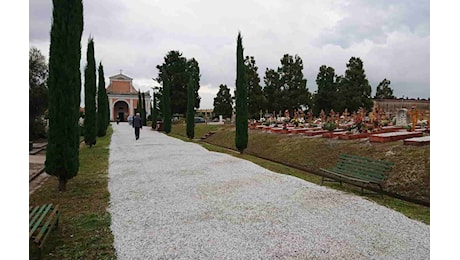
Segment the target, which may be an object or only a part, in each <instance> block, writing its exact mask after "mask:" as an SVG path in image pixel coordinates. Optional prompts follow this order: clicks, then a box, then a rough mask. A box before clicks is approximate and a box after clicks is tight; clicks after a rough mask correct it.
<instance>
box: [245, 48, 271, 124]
mask: <svg viewBox="0 0 460 260" xmlns="http://www.w3.org/2000/svg"><path fill="white" fill-rule="evenodd" d="M244 65H245V66H246V75H247V80H248V113H249V117H250V118H253V119H256V118H259V117H260V111H261V110H262V109H264V108H265V106H266V105H265V97H264V94H263V93H262V87H261V86H260V78H259V73H258V72H257V69H258V67H257V66H256V60H255V59H254V56H251V57H249V56H246V58H245V59H244Z"/></svg>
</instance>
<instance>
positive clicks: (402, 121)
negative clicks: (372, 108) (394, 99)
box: [396, 108, 410, 126]
mask: <svg viewBox="0 0 460 260" xmlns="http://www.w3.org/2000/svg"><path fill="white" fill-rule="evenodd" d="M409 120H410V118H409V115H408V113H407V109H405V108H401V109H399V110H398V112H397V113H396V126H407V124H408V122H409Z"/></svg>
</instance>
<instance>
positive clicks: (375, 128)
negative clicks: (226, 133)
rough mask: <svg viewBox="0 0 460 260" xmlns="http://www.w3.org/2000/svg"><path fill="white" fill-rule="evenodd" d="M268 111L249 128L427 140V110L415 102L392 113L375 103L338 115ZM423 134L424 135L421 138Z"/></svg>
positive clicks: (409, 142) (410, 142)
mask: <svg viewBox="0 0 460 260" xmlns="http://www.w3.org/2000/svg"><path fill="white" fill-rule="evenodd" d="M273 115H275V113H273V114H271V115H267V116H266V117H263V118H262V119H261V120H260V121H254V122H251V123H250V125H249V128H250V129H257V130H263V131H266V132H271V133H278V134H297V135H303V136H309V137H323V138H337V139H341V140H353V139H360V138H369V141H371V142H379V143H384V142H392V141H397V140H405V141H404V144H406V145H426V144H429V142H430V141H429V112H428V111H426V112H425V113H421V112H420V111H418V110H417V109H416V108H415V106H413V107H412V108H411V109H410V110H408V109H405V108H401V109H400V110H398V111H397V112H396V113H395V116H393V117H391V115H388V114H386V113H383V112H382V110H380V109H378V107H374V109H373V110H372V112H369V113H366V110H365V109H360V110H358V111H357V112H356V113H353V114H351V115H350V113H348V111H347V109H345V111H344V112H343V113H342V115H340V114H339V113H335V112H334V110H332V109H331V111H330V113H329V115H326V114H325V113H324V111H323V110H321V113H320V115H319V117H317V118H315V117H313V115H312V113H311V112H309V113H308V114H307V116H305V115H304V113H303V112H302V111H295V112H294V116H293V117H292V118H291V117H290V114H289V111H288V110H286V111H285V114H284V116H281V113H278V115H275V116H273ZM422 137H423V138H422Z"/></svg>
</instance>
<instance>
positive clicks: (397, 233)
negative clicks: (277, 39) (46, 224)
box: [109, 123, 430, 259]
mask: <svg viewBox="0 0 460 260" xmlns="http://www.w3.org/2000/svg"><path fill="white" fill-rule="evenodd" d="M113 128H114V133H113V135H112V142H111V144H110V166H109V191H110V208H109V211H110V213H111V215H112V224H111V229H112V232H113V234H114V240H115V241H114V246H115V248H116V251H117V255H118V259H429V256H430V227H429V226H428V225H425V224H423V223H421V222H418V221H414V220H411V219H408V218H407V217H405V216H404V215H402V214H400V213H398V212H395V211H393V210H391V209H388V208H385V207H382V206H379V205H378V204H376V203H373V202H370V201H367V200H365V199H363V198H361V197H359V196H355V195H350V194H347V193H343V192H340V191H336V190H332V189H329V188H326V187H322V186H318V185H316V184H312V183H309V182H306V181H303V180H301V179H298V178H295V177H291V176H287V175H282V174H277V173H273V172H271V171H268V170H266V169H263V168H261V167H259V166H257V165H255V164H253V163H251V162H248V161H244V160H240V159H237V158H234V157H232V156H229V155H226V154H220V153H215V152H209V151H207V150H206V149H204V148H202V147H201V146H200V145H197V144H194V143H188V142H183V141H181V140H178V139H175V138H171V137H168V136H166V135H164V134H162V133H158V132H155V131H151V130H150V128H149V127H145V128H144V129H142V130H141V134H140V139H139V140H137V141H136V140H135V138H134V130H133V128H131V127H130V126H129V125H128V124H126V123H125V124H124V123H121V124H119V125H115V124H114V125H113Z"/></svg>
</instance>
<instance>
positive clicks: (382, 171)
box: [320, 154, 393, 196]
mask: <svg viewBox="0 0 460 260" xmlns="http://www.w3.org/2000/svg"><path fill="white" fill-rule="evenodd" d="M392 168H393V163H392V162H387V161H382V160H374V159H372V158H367V157H363V156H357V155H350V154H340V155H339V159H338V161H337V163H336V165H335V166H334V167H333V168H331V169H324V168H321V169H320V170H321V171H323V172H324V173H327V175H328V176H330V177H327V176H324V175H323V176H322V178H321V185H323V182H324V181H335V182H337V181H338V182H340V185H342V181H344V180H348V181H347V183H351V184H355V183H356V182H358V183H360V184H362V185H361V186H360V187H361V194H364V186H366V188H367V189H369V188H368V187H370V186H372V185H376V186H378V188H379V189H380V195H381V196H383V190H382V183H383V182H384V181H385V179H386V178H387V175H386V174H387V173H388V172H390V171H391V169H392ZM350 181H351V182H350Z"/></svg>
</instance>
